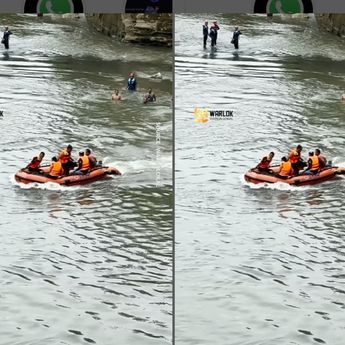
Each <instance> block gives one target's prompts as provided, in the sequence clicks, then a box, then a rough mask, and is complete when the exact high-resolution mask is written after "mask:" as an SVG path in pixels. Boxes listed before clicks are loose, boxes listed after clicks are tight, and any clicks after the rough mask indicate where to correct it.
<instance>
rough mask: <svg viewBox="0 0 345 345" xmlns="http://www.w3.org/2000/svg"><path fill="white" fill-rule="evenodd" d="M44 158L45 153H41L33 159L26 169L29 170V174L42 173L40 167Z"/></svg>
mask: <svg viewBox="0 0 345 345" xmlns="http://www.w3.org/2000/svg"><path fill="white" fill-rule="evenodd" d="M44 156H45V153H44V152H41V153H40V154H39V155H38V156H35V157H34V158H32V160H31V162H30V163H29V164H28V165H27V166H26V168H25V169H28V170H29V172H38V173H39V172H42V170H40V166H41V163H42V160H43V158H44Z"/></svg>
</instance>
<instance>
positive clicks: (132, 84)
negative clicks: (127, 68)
mask: <svg viewBox="0 0 345 345" xmlns="http://www.w3.org/2000/svg"><path fill="white" fill-rule="evenodd" d="M127 90H128V91H136V90H137V80H136V79H135V77H134V73H133V72H132V73H130V74H129V78H128V82H127Z"/></svg>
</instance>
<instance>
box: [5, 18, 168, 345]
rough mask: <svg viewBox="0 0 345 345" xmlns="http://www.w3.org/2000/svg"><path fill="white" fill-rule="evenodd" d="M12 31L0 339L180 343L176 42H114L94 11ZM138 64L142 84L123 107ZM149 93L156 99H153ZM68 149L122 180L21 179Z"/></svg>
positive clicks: (17, 23) (25, 23) (18, 21)
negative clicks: (93, 20) (175, 276)
mask: <svg viewBox="0 0 345 345" xmlns="http://www.w3.org/2000/svg"><path fill="white" fill-rule="evenodd" d="M0 25H1V26H4V25H9V26H10V29H11V30H12V32H13V35H12V36H11V39H10V49H9V52H8V53H5V52H4V51H1V55H0V89H1V92H0V108H1V109H0V110H2V111H3V117H2V118H0V125H1V139H0V142H1V148H2V149H1V153H0V164H1V169H0V184H1V188H0V200H1V204H0V228H1V231H0V243H1V245H0V248H1V249H0V256H1V260H0V309H1V313H0V323H1V332H0V343H1V344H11V345H14V344H26V345H27V344H35V345H39V344H87V343H97V344H102V345H108V344H109V345H110V344H111V345H112V344H114V343H116V344H167V343H171V332H172V328H171V323H172V283H171V280H172V188H171V185H172V180H171V176H172V174H171V171H172V158H171V157H172V104H171V97H172V51H171V49H167V48H158V47H148V46H145V47H144V46H138V45H129V44H120V43H115V42H114V41H113V40H112V39H111V38H109V37H107V36H103V35H102V34H100V33H97V32H95V31H94V30H93V29H92V28H90V27H89V26H88V24H87V23H86V21H85V20H84V19H82V18H81V19H80V20H74V19H62V18H61V17H54V18H49V17H44V18H43V19H42V18H37V17H35V16H26V15H11V16H5V15H2V16H1V17H0ZM2 47H3V46H2ZM1 49H2V48H1ZM131 71H135V72H136V73H137V79H138V86H139V91H138V92H137V94H126V92H125V91H123V96H124V98H125V100H124V101H123V102H122V103H115V102H112V101H111V93H112V90H113V89H114V88H119V89H120V88H121V89H124V87H125V85H126V81H127V76H128V74H129V72H131ZM158 72H160V73H161V74H162V79H151V78H150V76H151V75H153V74H155V73H158ZM148 87H152V88H153V90H154V92H155V93H156V96H157V103H156V104H154V105H147V106H144V105H143V104H142V97H143V95H144V93H145V90H146V89H147V88H148ZM69 143H70V144H72V145H73V146H74V147H75V152H78V151H79V150H80V149H85V148H86V147H90V148H91V149H92V150H93V151H94V153H95V155H96V156H97V157H98V159H102V160H103V162H104V163H105V164H107V165H109V166H115V167H117V168H118V169H119V170H120V171H121V172H123V176H121V177H114V178H110V179H108V180H103V181H98V182H95V183H92V184H90V185H85V186H82V187H71V188H67V187H57V186H54V185H52V184H48V185H45V186H39V185H33V186H25V185H22V184H19V183H16V182H15V181H14V178H13V176H14V173H15V172H16V171H17V170H18V169H20V168H21V167H23V166H25V165H26V164H27V163H28V161H29V160H30V159H31V157H33V156H34V155H36V154H37V153H38V152H39V151H41V150H43V151H45V152H46V162H47V163H49V161H50V159H51V157H52V156H53V155H55V154H57V152H58V151H59V150H60V149H61V148H62V147H64V146H66V144H69Z"/></svg>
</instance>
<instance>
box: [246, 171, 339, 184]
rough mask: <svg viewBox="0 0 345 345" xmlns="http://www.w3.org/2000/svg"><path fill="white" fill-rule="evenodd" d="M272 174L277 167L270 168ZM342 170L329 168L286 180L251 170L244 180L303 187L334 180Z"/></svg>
mask: <svg viewBox="0 0 345 345" xmlns="http://www.w3.org/2000/svg"><path fill="white" fill-rule="evenodd" d="M271 169H272V170H273V172H274V173H277V172H278V171H279V167H273V168H271ZM344 172H345V171H344V169H340V168H337V167H329V168H325V169H323V170H321V171H320V172H318V173H317V174H315V175H298V176H290V177H288V178H286V179H284V178H280V177H278V176H276V175H274V174H268V173H267V174H266V173H260V172H258V171H257V170H256V169H251V170H249V171H247V172H246V173H245V174H244V178H245V180H246V181H247V182H251V183H255V184H258V183H278V182H280V183H287V184H289V185H293V186H305V185H313V184H318V183H321V182H324V181H327V180H330V179H332V178H334V177H335V176H336V175H338V174H343V173H344Z"/></svg>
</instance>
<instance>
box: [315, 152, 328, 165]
mask: <svg viewBox="0 0 345 345" xmlns="http://www.w3.org/2000/svg"><path fill="white" fill-rule="evenodd" d="M315 156H316V157H318V158H319V165H320V169H323V168H325V167H326V165H327V159H326V157H325V156H324V155H322V154H321V150H320V149H316V150H315Z"/></svg>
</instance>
